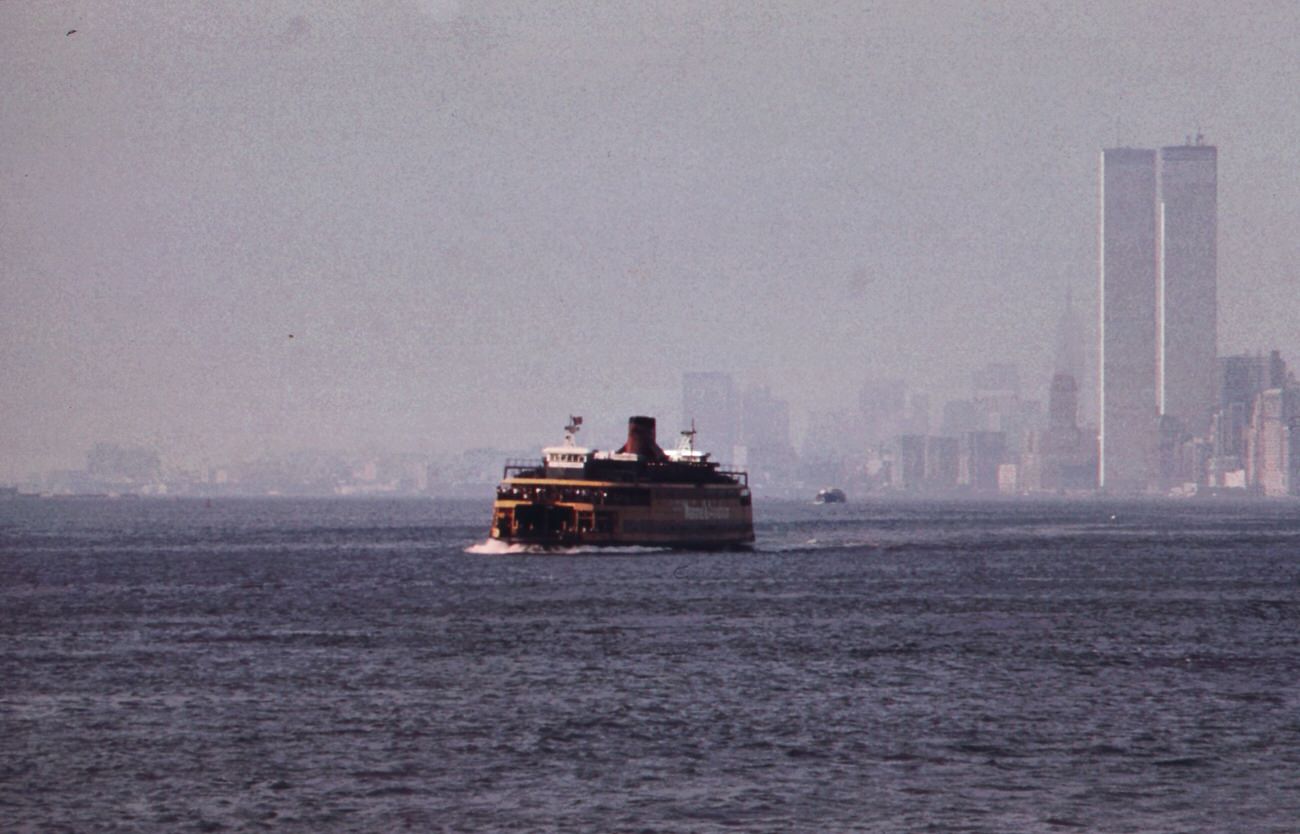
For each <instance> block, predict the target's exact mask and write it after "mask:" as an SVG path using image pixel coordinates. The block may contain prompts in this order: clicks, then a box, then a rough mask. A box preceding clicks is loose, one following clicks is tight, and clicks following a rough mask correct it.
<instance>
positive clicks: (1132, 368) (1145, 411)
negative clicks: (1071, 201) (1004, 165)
mask: <svg viewBox="0 0 1300 834" xmlns="http://www.w3.org/2000/svg"><path fill="white" fill-rule="evenodd" d="M1100 179H1101V224H1100V225H1101V230H1100V231H1101V235H1100V237H1101V240H1100V244H1101V253H1100V258H1099V261H1100V279H1101V292H1100V297H1101V361H1100V374H1101V380H1100V385H1099V389H1100V410H1101V460H1100V462H1099V471H1098V475H1099V480H1100V486H1101V487H1102V488H1103V489H1106V490H1110V491H1114V492H1137V491H1143V490H1145V489H1146V487H1147V485H1148V483H1149V480H1150V472H1151V462H1152V456H1153V455H1154V452H1155V438H1156V416H1157V413H1158V412H1157V406H1158V403H1157V396H1156V349H1157V346H1156V313H1157V304H1156V301H1157V299H1156V278H1157V275H1156V269H1157V253H1156V231H1157V229H1156V200H1155V195H1156V152H1155V151H1152V150H1143V149H1139V148H1110V149H1107V150H1104V151H1102V153H1101V177H1100Z"/></svg>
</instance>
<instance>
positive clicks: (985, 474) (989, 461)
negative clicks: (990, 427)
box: [963, 431, 1007, 492]
mask: <svg viewBox="0 0 1300 834" xmlns="http://www.w3.org/2000/svg"><path fill="white" fill-rule="evenodd" d="M1006 453H1007V438H1006V435H1005V434H1003V433H1002V432H1000V431H973V432H970V433H969V434H967V435H966V449H965V454H964V455H963V462H964V463H965V466H964V467H963V469H964V470H965V477H964V478H963V481H964V483H965V484H966V485H967V486H969V487H970V488H971V489H972V490H973V491H975V492H997V491H998V488H999V480H998V469H999V467H1001V466H1002V464H1003V463H1005V462H1006Z"/></svg>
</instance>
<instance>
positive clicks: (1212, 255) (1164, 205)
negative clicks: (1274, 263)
mask: <svg viewBox="0 0 1300 834" xmlns="http://www.w3.org/2000/svg"><path fill="white" fill-rule="evenodd" d="M1199 139H1200V137H1197V141H1198V142H1199ZM1159 160H1160V205H1159V218H1158V222H1159V232H1160V238H1159V240H1160V253H1159V285H1158V296H1157V297H1158V304H1159V309H1158V313H1157V314H1158V323H1159V330H1160V333H1159V338H1160V345H1159V348H1160V349H1159V353H1158V354H1157V371H1156V372H1157V377H1158V380H1157V384H1158V386H1159V391H1160V413H1161V414H1163V415H1166V416H1170V417H1175V418H1177V419H1178V420H1179V421H1181V423H1182V425H1183V427H1184V429H1185V431H1186V432H1187V433H1188V434H1190V435H1192V436H1194V437H1200V436H1203V435H1205V434H1207V433H1208V432H1209V429H1210V416H1211V415H1212V414H1213V413H1214V411H1215V393H1216V392H1215V361H1216V357H1217V355H1218V354H1217V332H1218V331H1217V321H1218V304H1217V301H1216V296H1217V288H1218V277H1217V275H1218V255H1217V252H1218V248H1217V243H1216V238H1217V234H1218V223H1217V211H1218V150H1217V149H1216V148H1214V147H1213V146H1210V145H1202V144H1195V145H1193V144H1191V143H1190V142H1189V143H1188V144H1187V145H1180V146H1175V147H1166V148H1161V149H1160V157H1159Z"/></svg>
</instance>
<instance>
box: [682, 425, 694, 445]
mask: <svg viewBox="0 0 1300 834" xmlns="http://www.w3.org/2000/svg"><path fill="white" fill-rule="evenodd" d="M682 448H683V449H684V450H686V451H687V452H694V451H695V418H694V417H692V418H691V427H690V428H689V429H682Z"/></svg>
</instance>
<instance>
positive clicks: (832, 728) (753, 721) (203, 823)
mask: <svg viewBox="0 0 1300 834" xmlns="http://www.w3.org/2000/svg"><path fill="white" fill-rule="evenodd" d="M485 500H486V499H485ZM756 509H757V513H756V515H757V516H758V518H759V523H758V537H759V547H758V550H757V551H756V552H754V553H750V554H727V553H723V554H690V553H672V552H650V553H637V554H599V553H595V554H593V553H588V552H582V553H575V554H568V555H549V556H485V555H478V554H473V553H466V552H465V548H466V547H467V546H469V545H471V544H472V543H474V542H475V541H479V540H481V539H482V538H483V536H484V533H485V529H486V523H487V513H488V507H487V505H486V504H484V503H482V502H480V503H476V504H447V503H437V502H422V501H408V502H380V501H375V502H332V501H317V502H311V501H302V502H299V501H287V500H283V501H219V502H213V503H211V504H206V503H204V502H199V501H195V502H187V501H159V502H153V501H136V502H131V501H116V502H114V501H85V502H77V501H66V502H52V501H30V502H28V501H14V502H8V503H6V504H3V505H0V829H3V830H5V831H20V832H21V831H47V830H49V831H64V830H66V831H91V830H100V831H142V830H152V831H187V830H189V831H194V830H197V831H224V830H228V831H265V830H271V831H280V830H283V831H334V830H339V831H344V830H348V831H391V830H413V831H472V830H475V831H547V830H560V831H646V832H655V831H722V830H728V831H731V830H735V831H850V830H861V831H945V832H948V831H1069V830H1080V831H1144V832H1145V831H1206V832H1209V831H1216V832H1217V831H1242V832H1270V831H1276V832H1283V831H1286V832H1292V831H1296V830H1298V829H1300V822H1298V821H1300V505H1297V504H1289V505H1271V504H1259V505H1215V504H1192V503H1187V504H1179V505H1145V506H1133V507H1124V506H1119V505H1115V506H1111V505H1104V504H1085V505H1080V506H1074V507H1070V506H1066V505H1045V504H1030V505H1024V504H989V505H978V506H972V505H966V506H962V505H936V506H923V505H915V506H898V505H861V504H857V505H854V504H850V505H847V506H831V507H818V508H814V507H807V506H796V505H779V504H778V505H770V504H769V505H763V504H760V505H759V506H758V507H757V508H756Z"/></svg>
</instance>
